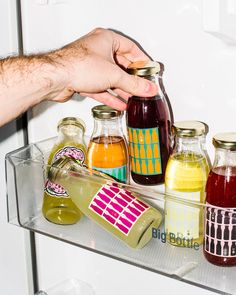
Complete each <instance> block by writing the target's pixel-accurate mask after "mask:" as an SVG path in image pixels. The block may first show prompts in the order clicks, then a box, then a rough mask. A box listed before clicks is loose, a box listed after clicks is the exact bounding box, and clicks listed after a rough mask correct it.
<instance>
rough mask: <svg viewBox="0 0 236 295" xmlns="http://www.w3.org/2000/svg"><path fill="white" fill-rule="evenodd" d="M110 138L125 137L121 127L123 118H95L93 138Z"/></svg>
mask: <svg viewBox="0 0 236 295" xmlns="http://www.w3.org/2000/svg"><path fill="white" fill-rule="evenodd" d="M108 136H121V137H123V136H124V135H123V130H122V125H121V117H115V118H112V119H97V118H94V129H93V134H92V138H94V137H108Z"/></svg>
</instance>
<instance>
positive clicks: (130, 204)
mask: <svg viewBox="0 0 236 295" xmlns="http://www.w3.org/2000/svg"><path fill="white" fill-rule="evenodd" d="M58 168H59V169H58ZM97 175H101V174H100V173H99V172H94V171H90V170H87V169H85V168H82V167H80V166H79V165H78V163H76V161H75V160H73V159H69V158H60V159H58V160H57V161H56V162H55V163H54V164H53V166H52V167H51V168H50V170H49V173H48V177H49V179H50V180H51V181H53V182H56V183H59V184H60V185H62V186H63V187H64V188H65V189H66V190H67V191H68V193H69V195H70V197H71V199H72V200H73V202H74V204H76V206H78V208H79V209H80V210H81V211H82V213H84V215H86V216H87V217H89V218H90V219H92V220H94V221H95V222H97V223H98V224H99V225H100V226H102V227H103V228H104V229H106V230H107V231H109V232H110V233H112V234H113V235H115V236H116V237H118V238H119V239H120V240H122V241H124V242H125V243H126V244H127V245H129V246H130V247H132V248H142V247H144V246H145V245H146V244H147V243H148V242H149V241H150V239H151V238H152V228H158V227H159V225H160V223H161V221H162V215H161V213H160V212H159V211H158V210H156V209H155V208H153V207H151V206H150V205H149V204H147V203H146V202H144V201H143V200H141V199H140V198H138V197H137V196H136V194H134V193H131V192H130V191H127V190H126V189H122V188H121V186H118V184H117V183H114V182H112V181H111V180H110V179H108V178H102V177H101V176H97Z"/></svg>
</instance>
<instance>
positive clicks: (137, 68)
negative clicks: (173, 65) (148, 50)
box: [127, 60, 161, 77]
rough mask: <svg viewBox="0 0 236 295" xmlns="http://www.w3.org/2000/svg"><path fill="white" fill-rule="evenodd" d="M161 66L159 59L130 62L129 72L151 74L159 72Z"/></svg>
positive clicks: (141, 74) (138, 74)
mask: <svg viewBox="0 0 236 295" xmlns="http://www.w3.org/2000/svg"><path fill="white" fill-rule="evenodd" d="M160 70H161V66H160V64H159V62H157V61H151V60H146V61H136V62H133V63H131V64H129V66H128V68H127V72H128V73H129V74H132V75H136V76H141V77H142V76H150V75H154V74H157V73H159V72H160Z"/></svg>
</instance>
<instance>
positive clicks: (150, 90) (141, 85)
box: [114, 66, 158, 97]
mask: <svg viewBox="0 0 236 295" xmlns="http://www.w3.org/2000/svg"><path fill="white" fill-rule="evenodd" d="M116 68H117V69H116V71H117V75H118V77H119V78H118V79H117V82H116V83H115V85H114V86H115V87H116V88H120V89H121V90H123V91H125V92H128V93H130V94H132V95H135V96H143V97H145V96H148V97H149V96H154V95H156V94H157V92H158V87H157V85H156V84H155V83H153V82H151V81H149V80H147V79H144V78H141V77H138V76H134V75H130V74H128V73H126V72H125V71H124V70H122V69H121V68H119V67H118V66H117V67H116Z"/></svg>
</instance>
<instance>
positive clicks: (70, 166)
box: [47, 156, 80, 182]
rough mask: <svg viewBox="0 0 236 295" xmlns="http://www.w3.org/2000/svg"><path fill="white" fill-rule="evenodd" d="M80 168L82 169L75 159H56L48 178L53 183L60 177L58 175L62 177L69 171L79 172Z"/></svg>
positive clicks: (63, 157) (64, 157)
mask: <svg viewBox="0 0 236 295" xmlns="http://www.w3.org/2000/svg"><path fill="white" fill-rule="evenodd" d="M78 167H80V165H79V163H78V162H77V161H76V160H75V159H73V158H69V157H66V156H61V157H59V158H58V159H56V160H55V162H53V164H52V165H51V167H50V168H49V171H48V176H47V177H48V179H49V180H51V181H52V182H53V181H55V179H56V178H57V177H58V175H60V176H62V174H63V173H67V171H69V170H70V171H78ZM55 168H56V169H55Z"/></svg>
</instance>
